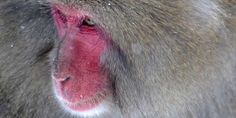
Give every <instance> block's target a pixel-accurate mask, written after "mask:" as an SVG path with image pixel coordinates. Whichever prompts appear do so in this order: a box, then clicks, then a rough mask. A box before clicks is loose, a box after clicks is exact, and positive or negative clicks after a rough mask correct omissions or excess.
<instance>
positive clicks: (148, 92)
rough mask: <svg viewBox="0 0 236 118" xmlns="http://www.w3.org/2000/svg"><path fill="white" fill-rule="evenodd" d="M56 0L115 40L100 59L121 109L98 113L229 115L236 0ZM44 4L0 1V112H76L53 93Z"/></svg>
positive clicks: (232, 110)
mask: <svg viewBox="0 0 236 118" xmlns="http://www.w3.org/2000/svg"><path fill="white" fill-rule="evenodd" d="M56 2H57V3H60V4H62V3H65V4H68V5H72V6H74V7H76V8H78V9H82V10H84V11H88V12H90V13H91V14H92V15H93V17H94V21H95V22H96V23H97V24H99V25H101V26H103V27H104V28H105V29H106V31H107V32H108V33H109V34H110V36H111V38H112V40H113V42H114V45H112V46H111V50H108V51H107V52H106V53H105V54H104V56H103V58H104V59H106V60H108V63H106V65H105V68H106V69H107V70H108V71H109V72H110V78H111V79H112V81H113V82H114V95H115V97H116V101H115V103H116V105H117V107H118V108H119V109H120V112H121V113H119V110H117V109H116V108H114V109H111V110H110V112H109V113H107V114H103V115H101V116H97V117H102V118H104V117H109V118H110V117H117V118H120V117H124V118H144V117H147V118H152V117H153V118H235V117H236V99H235V98H236V74H235V73H236V1H234V0H148V1H144V0H139V1H137V0H93V1H87V0H80V1H74V0H61V1H56ZM51 3H55V0H54V1H47V2H46V1H34V0H22V1H20V0H5V1H1V2H0V45H1V49H0V117H22V118H25V117H34V118H37V117H39V118H42V117H43V118H46V117H47V118H53V117H55V118H63V117H76V116H73V115H70V114H69V113H67V112H65V111H64V110H63V109H62V108H61V107H60V106H59V105H58V103H57V102H56V100H55V97H54V94H53V91H52V84H51V77H50V65H51V63H50V62H51V61H50V58H49V56H48V55H49V52H50V50H51V49H54V51H55V50H57V45H58V44H59V43H60V42H58V41H57V38H58V37H57V34H56V30H55V27H54V25H53V20H52V18H51V15H50V4H51ZM114 47H118V48H114ZM117 49H118V50H117ZM54 51H52V53H51V56H55V55H54V54H55V53H54V54H53V52H54ZM48 60H49V61H48Z"/></svg>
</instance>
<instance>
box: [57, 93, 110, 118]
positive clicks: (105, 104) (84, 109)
mask: <svg viewBox="0 0 236 118" xmlns="http://www.w3.org/2000/svg"><path fill="white" fill-rule="evenodd" d="M54 93H55V96H56V99H57V100H58V102H59V103H60V106H61V107H62V108H63V109H64V110H65V111H68V112H69V113H70V114H71V115H75V116H81V117H94V116H100V115H101V114H105V113H108V112H109V109H111V108H112V107H113V106H114V102H113V97H112V95H111V94H110V93H109V92H107V93H102V94H103V97H101V96H102V94H100V95H99V94H96V95H95V96H94V97H92V98H89V99H87V100H81V101H82V102H81V101H80V102H74V103H71V102H68V101H67V100H66V99H65V98H63V97H62V96H61V95H59V93H57V91H56V89H55V88H54Z"/></svg>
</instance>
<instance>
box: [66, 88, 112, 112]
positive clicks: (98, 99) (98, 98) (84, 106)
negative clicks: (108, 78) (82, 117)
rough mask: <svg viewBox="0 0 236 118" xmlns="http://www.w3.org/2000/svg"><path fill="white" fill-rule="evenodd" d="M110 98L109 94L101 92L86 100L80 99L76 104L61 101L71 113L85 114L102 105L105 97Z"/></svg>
mask: <svg viewBox="0 0 236 118" xmlns="http://www.w3.org/2000/svg"><path fill="white" fill-rule="evenodd" d="M109 96H110V92H107V91H103V92H99V93H97V94H95V95H94V96H92V97H90V98H88V99H81V100H79V101H77V102H68V101H67V100H62V101H63V104H64V105H65V106H67V107H68V108H70V110H73V111H79V112H85V111H89V110H92V109H94V108H96V107H97V106H99V105H100V104H102V103H103V101H104V100H106V98H107V97H109Z"/></svg>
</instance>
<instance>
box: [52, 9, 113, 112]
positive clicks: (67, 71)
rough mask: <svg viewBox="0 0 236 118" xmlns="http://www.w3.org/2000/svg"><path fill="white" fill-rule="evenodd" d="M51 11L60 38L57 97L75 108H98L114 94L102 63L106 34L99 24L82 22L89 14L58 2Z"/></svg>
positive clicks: (55, 77)
mask: <svg viewBox="0 0 236 118" xmlns="http://www.w3.org/2000/svg"><path fill="white" fill-rule="evenodd" d="M52 15H53V18H54V23H55V26H56V28H57V31H58V35H59V37H60V39H61V43H60V45H59V48H58V51H57V57H56V60H55V64H56V67H55V71H53V74H52V76H53V84H54V88H55V92H56V94H57V97H58V98H59V100H60V101H61V103H62V104H63V105H64V106H66V107H67V108H68V109H70V110H72V111H75V112H79V113H82V112H87V111H90V110H92V109H95V108H96V107H98V106H99V105H100V104H102V102H103V101H104V99H106V98H107V97H111V95H112V94H111V89H110V85H111V84H110V81H109V79H108V76H107V73H106V72H105V71H104V70H103V69H102V66H101V63H100V61H101V60H100V58H101V55H102V54H103V53H104V51H105V49H106V48H107V45H108V43H107V41H108V40H107V39H105V37H107V36H105V33H104V32H103V30H102V29H101V28H100V27H98V26H96V24H86V23H84V22H83V21H85V20H86V19H87V20H88V18H89V17H90V16H89V15H88V14H86V13H85V12H82V11H78V10H76V9H73V8H70V7H65V6H62V5H55V6H53V7H52ZM60 39H59V40H60Z"/></svg>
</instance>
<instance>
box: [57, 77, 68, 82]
mask: <svg viewBox="0 0 236 118" xmlns="http://www.w3.org/2000/svg"><path fill="white" fill-rule="evenodd" d="M54 79H55V80H56V81H59V82H66V81H68V80H70V79H71V76H66V77H54Z"/></svg>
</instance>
